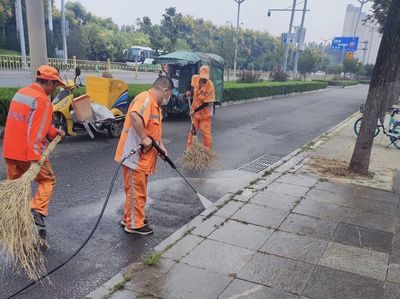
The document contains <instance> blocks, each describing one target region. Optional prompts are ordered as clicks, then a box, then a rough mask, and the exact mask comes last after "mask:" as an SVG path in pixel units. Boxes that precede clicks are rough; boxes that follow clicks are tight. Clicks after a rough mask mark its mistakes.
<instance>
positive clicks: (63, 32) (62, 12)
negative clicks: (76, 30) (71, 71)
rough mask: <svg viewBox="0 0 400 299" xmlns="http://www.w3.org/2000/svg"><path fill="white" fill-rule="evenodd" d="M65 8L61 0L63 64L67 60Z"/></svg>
mask: <svg viewBox="0 0 400 299" xmlns="http://www.w3.org/2000/svg"><path fill="white" fill-rule="evenodd" d="M65 27H66V26H65V6H64V0H61V32H62V38H63V49H64V60H65V63H67V59H68V52H67V35H66V32H65Z"/></svg>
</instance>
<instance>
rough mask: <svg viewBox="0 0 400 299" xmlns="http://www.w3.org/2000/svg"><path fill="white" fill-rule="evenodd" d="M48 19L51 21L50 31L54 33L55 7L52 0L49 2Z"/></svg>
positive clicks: (48, 0)
mask: <svg viewBox="0 0 400 299" xmlns="http://www.w3.org/2000/svg"><path fill="white" fill-rule="evenodd" d="M47 8H48V11H47V19H48V21H49V30H50V31H51V32H53V6H52V5H51V0H47Z"/></svg>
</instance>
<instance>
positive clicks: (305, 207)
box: [293, 200, 357, 222]
mask: <svg viewBox="0 0 400 299" xmlns="http://www.w3.org/2000/svg"><path fill="white" fill-rule="evenodd" d="M293 212H295V213H298V214H302V215H308V216H313V217H317V218H323V219H328V220H332V221H335V222H340V221H343V220H344V219H345V218H350V217H351V216H352V215H355V214H356V212H357V211H355V210H353V209H348V208H344V207H339V206H337V205H335V204H332V203H327V202H321V201H316V200H302V201H301V202H300V203H299V204H298V205H297V206H296V207H295V208H294V210H293Z"/></svg>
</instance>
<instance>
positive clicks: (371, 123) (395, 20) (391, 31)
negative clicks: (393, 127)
mask: <svg viewBox="0 0 400 299" xmlns="http://www.w3.org/2000/svg"><path fill="white" fill-rule="evenodd" d="M381 2H382V1H381V0H379V1H375V3H381ZM377 17H378V16H377ZM385 19H386V20H385V21H383V20H380V22H382V23H384V24H385V25H384V27H383V35H382V41H381V44H380V47H379V51H378V57H377V59H376V64H375V67H374V70H373V72H372V78H371V83H370V86H369V91H368V97H367V102H366V104H365V112H364V115H363V121H362V124H361V128H360V134H359V135H358V136H357V140H356V144H355V147H354V151H353V155H352V158H351V161H350V170H352V171H354V172H356V173H358V174H363V175H366V174H368V168H369V163H370V157H371V151H372V145H373V140H374V132H375V128H376V123H377V120H378V118H379V119H380V120H381V121H382V122H383V120H384V117H385V111H386V109H387V107H389V106H390V105H391V101H393V100H394V99H395V98H397V99H398V95H399V90H400V89H399V82H400V51H399V49H398V46H399V45H400V0H392V1H391V2H390V6H389V9H388V10H387V16H386V17H385Z"/></svg>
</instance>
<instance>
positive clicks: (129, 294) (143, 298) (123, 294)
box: [105, 289, 157, 299]
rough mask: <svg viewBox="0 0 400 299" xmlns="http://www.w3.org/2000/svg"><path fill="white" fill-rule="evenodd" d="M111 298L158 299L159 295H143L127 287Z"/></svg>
mask: <svg viewBox="0 0 400 299" xmlns="http://www.w3.org/2000/svg"><path fill="white" fill-rule="evenodd" d="M105 298H106V297H105ZM107 298H108V297H107ZM109 298H110V299H157V297H155V296H153V295H142V294H139V293H136V292H134V291H131V290H126V289H123V290H119V291H116V292H115V293H113V294H112V295H111V297H109Z"/></svg>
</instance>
